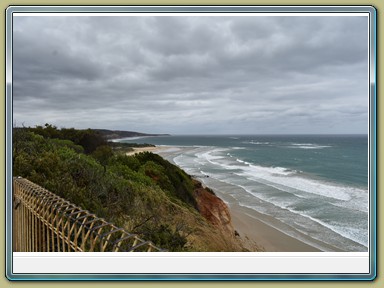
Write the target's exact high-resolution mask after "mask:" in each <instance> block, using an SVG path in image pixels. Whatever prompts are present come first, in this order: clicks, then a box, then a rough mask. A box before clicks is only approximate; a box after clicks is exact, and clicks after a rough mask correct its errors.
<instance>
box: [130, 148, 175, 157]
mask: <svg viewBox="0 0 384 288" xmlns="http://www.w3.org/2000/svg"><path fill="white" fill-rule="evenodd" d="M168 148H169V147H165V146H156V147H135V148H133V151H131V152H127V153H126V155H128V156H130V155H135V154H137V153H141V152H152V153H158V152H161V151H164V150H167V149H168Z"/></svg>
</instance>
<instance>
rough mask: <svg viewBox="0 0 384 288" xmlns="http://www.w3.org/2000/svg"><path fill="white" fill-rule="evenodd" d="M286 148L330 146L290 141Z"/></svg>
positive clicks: (321, 147)
mask: <svg viewBox="0 0 384 288" xmlns="http://www.w3.org/2000/svg"><path fill="white" fill-rule="evenodd" d="M287 147H288V148H297V149H323V148H329V147H332V146H329V145H317V144H312V143H292V144H290V145H289V146H287Z"/></svg>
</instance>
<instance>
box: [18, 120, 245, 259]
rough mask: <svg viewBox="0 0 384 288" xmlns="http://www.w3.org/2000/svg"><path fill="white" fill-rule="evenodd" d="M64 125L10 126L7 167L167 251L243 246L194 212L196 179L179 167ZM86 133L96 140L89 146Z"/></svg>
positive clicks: (238, 249)
mask: <svg viewBox="0 0 384 288" xmlns="http://www.w3.org/2000/svg"><path fill="white" fill-rule="evenodd" d="M47 129H51V132H50V133H46V132H47V131H46V130H47ZM65 132H66V133H67V134H68V131H65ZM71 133H72V134H73V135H75V136H73V135H72V134H71V135H72V136H71V137H64V136H63V135H61V134H62V132H61V131H60V130H57V129H56V128H55V127H53V129H52V127H46V128H42V129H40V130H36V129H19V130H15V133H14V137H13V140H14V143H13V150H14V151H13V152H14V153H13V154H14V157H13V175H14V176H22V177H26V178H28V179H30V180H31V181H33V182H35V183H37V184H39V185H41V186H43V187H45V188H46V189H48V190H50V191H52V192H54V193H56V194H58V195H59V196H62V197H64V198H65V199H67V200H69V201H71V202H73V203H74V204H76V205H78V206H80V207H82V208H84V209H87V210H89V211H91V212H93V213H95V214H96V215H98V216H99V217H103V218H105V219H107V220H108V221H111V222H113V223H115V224H116V225H119V226H122V227H124V228H126V229H127V230H128V231H130V232H133V233H137V234H140V235H141V236H142V237H143V238H144V239H148V240H152V241H153V242H154V243H155V244H156V245H158V246H160V247H162V248H165V249H168V250H170V251H241V250H242V247H241V245H240V244H239V242H238V241H237V240H236V239H235V237H234V236H233V234H231V233H229V232H228V231H224V230H223V229H220V227H218V226H214V225H212V224H211V223H209V222H208V221H207V220H206V219H205V218H204V217H203V216H202V215H201V214H200V213H199V212H198V210H197V208H198V205H197V201H196V199H195V193H194V191H195V189H196V187H195V183H194V182H193V180H192V179H191V177H190V176H189V175H188V174H186V173H185V172H184V171H183V170H181V169H179V168H178V167H176V166H174V165H173V164H171V163H169V162H168V161H166V160H164V159H163V158H161V157H160V156H158V155H155V154H152V153H141V154H138V155H135V156H125V155H122V154H120V153H114V152H113V151H112V149H111V147H109V146H108V145H107V144H106V143H104V142H103V141H101V140H100V139H98V140H97V137H96V138H94V137H95V136H94V135H92V134H89V133H91V132H89V131H88V132H87V133H88V134H86V136H84V135H82V134H80V135H78V134H76V133H75V132H74V131H71ZM52 135H54V137H52ZM87 137H88V138H89V139H96V140H97V141H99V140H100V145H99V146H96V147H93V146H92V145H91V144H93V142H92V141H88V138H87ZM60 138H72V139H71V140H69V139H60ZM83 138H85V140H84V139H83ZM73 140H74V141H73ZM76 142H77V143H76ZM87 145H88V146H87ZM90 147H91V148H92V149H93V151H91V150H92V149H91V148H90ZM85 151H88V153H85Z"/></svg>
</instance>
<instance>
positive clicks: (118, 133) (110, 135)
mask: <svg viewBox="0 0 384 288" xmlns="http://www.w3.org/2000/svg"><path fill="white" fill-rule="evenodd" d="M92 130H94V131H97V132H99V133H100V134H101V135H102V136H103V137H104V138H105V139H107V140H113V139H120V138H127V137H144V136H169V134H146V133H140V132H135V131H122V130H108V129H92Z"/></svg>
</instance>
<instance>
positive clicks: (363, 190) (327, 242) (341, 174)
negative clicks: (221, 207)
mask: <svg viewBox="0 0 384 288" xmlns="http://www.w3.org/2000/svg"><path fill="white" fill-rule="evenodd" d="M119 141H121V142H134V143H150V144H155V145H157V146H161V145H164V146H172V148H170V149H166V150H164V151H163V152H161V153H159V154H161V155H162V156H163V157H165V158H166V159H168V160H170V161H172V162H174V163H175V164H176V165H178V166H179V167H181V168H182V169H184V170H185V171H186V172H187V173H189V174H191V175H193V176H194V177H196V178H198V179H199V180H201V181H202V182H203V183H204V184H205V185H207V186H208V187H210V188H212V189H213V190H214V191H215V193H216V194H217V195H218V196H219V197H221V198H222V199H223V200H225V199H229V198H231V199H235V201H236V202H237V204H239V205H241V206H244V207H247V208H250V209H253V210H255V211H257V212H259V213H261V214H262V215H266V216H268V217H266V218H265V219H264V220H263V221H265V222H267V221H268V220H267V219H270V218H271V217H273V218H274V219H276V220H278V221H273V223H272V222H271V223H266V224H268V225H271V226H273V227H274V228H276V229H278V230H280V231H281V232H283V233H285V234H287V235H290V236H292V237H294V238H297V239H299V240H301V241H302V242H305V243H307V244H309V245H312V246H313V247H316V248H317V249H320V250H322V251H330V252H332V251H352V252H360V251H368V209H369V208H368V206H369V194H368V193H369V191H368V176H369V175H368V136H367V135H242V136H239V135H225V136H208V135H200V136H197V135H195V136H190V135H188V136H161V137H144V138H131V139H124V140H119ZM269 216H271V217H269Z"/></svg>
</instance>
